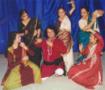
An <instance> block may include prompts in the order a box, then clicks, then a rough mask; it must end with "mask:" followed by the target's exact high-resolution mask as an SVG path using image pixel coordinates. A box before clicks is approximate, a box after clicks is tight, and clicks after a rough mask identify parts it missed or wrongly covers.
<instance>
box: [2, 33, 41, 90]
mask: <svg viewBox="0 0 105 90" xmlns="http://www.w3.org/2000/svg"><path fill="white" fill-rule="evenodd" d="M10 37H11V38H10V41H9V47H8V55H7V59H8V68H7V72H6V74H5V76H4V78H3V80H2V85H3V86H4V88H3V90H12V89H15V88H18V87H21V86H24V85H27V84H31V83H41V74H40V69H39V68H38V66H37V65H35V64H33V63H32V62H31V61H30V60H29V58H28V56H27V53H30V51H29V50H28V48H27V47H26V45H25V44H24V43H23V42H21V37H20V34H17V33H12V34H11V36H10Z"/></svg>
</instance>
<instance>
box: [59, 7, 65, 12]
mask: <svg viewBox="0 0 105 90" xmlns="http://www.w3.org/2000/svg"><path fill="white" fill-rule="evenodd" d="M60 9H63V10H64V12H65V13H66V11H65V9H64V7H59V8H58V12H59V10H60Z"/></svg>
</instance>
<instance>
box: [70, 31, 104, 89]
mask: <svg viewBox="0 0 105 90" xmlns="http://www.w3.org/2000/svg"><path fill="white" fill-rule="evenodd" d="M88 31H89V32H91V33H92V34H91V36H90V42H89V44H88V46H87V47H86V48H85V49H83V46H82V45H80V51H81V54H82V55H84V56H85V57H86V58H85V59H84V60H83V61H82V62H80V63H79V64H76V65H74V66H73V67H72V68H71V69H70V70H69V72H68V77H69V78H70V79H72V80H73V81H75V82H76V83H78V84H80V85H83V86H84V87H86V88H88V89H93V88H94V87H95V86H96V85H99V84H102V80H103V79H102V61H101V52H102V49H103V47H104V41H103V39H102V37H101V36H100V34H99V33H97V32H95V31H93V30H88Z"/></svg>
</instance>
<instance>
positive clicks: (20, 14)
mask: <svg viewBox="0 0 105 90" xmlns="http://www.w3.org/2000/svg"><path fill="white" fill-rule="evenodd" d="M24 13H27V15H28V12H27V10H25V9H23V10H21V11H20V13H19V16H20V18H21V16H22V15H23V14H24Z"/></svg>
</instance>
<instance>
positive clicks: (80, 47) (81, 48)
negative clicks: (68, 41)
mask: <svg viewBox="0 0 105 90" xmlns="http://www.w3.org/2000/svg"><path fill="white" fill-rule="evenodd" d="M79 50H80V52H81V51H82V50H83V45H82V44H79Z"/></svg>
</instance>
